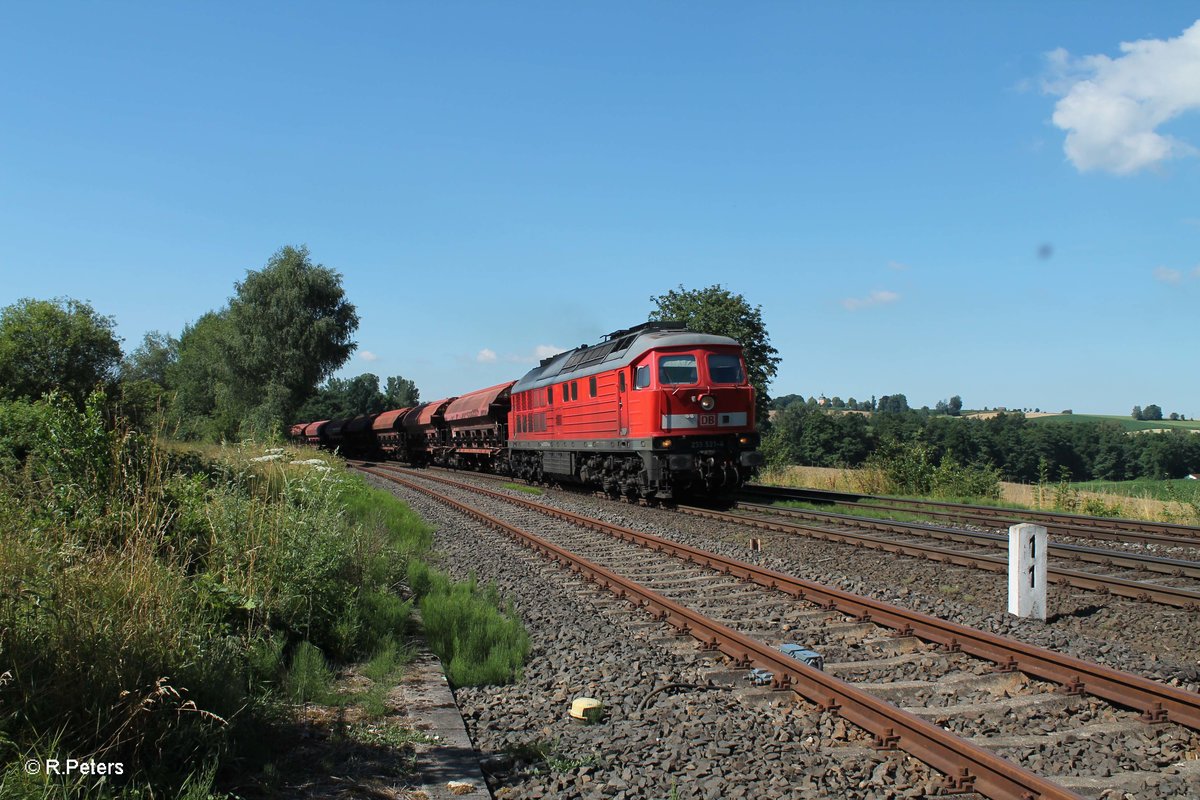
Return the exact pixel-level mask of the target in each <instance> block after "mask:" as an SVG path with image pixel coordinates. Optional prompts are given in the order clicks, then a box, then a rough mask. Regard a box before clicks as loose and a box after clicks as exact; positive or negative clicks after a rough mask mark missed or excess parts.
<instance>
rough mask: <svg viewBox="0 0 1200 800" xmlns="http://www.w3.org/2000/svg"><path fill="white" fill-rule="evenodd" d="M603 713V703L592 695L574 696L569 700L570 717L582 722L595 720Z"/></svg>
mask: <svg viewBox="0 0 1200 800" xmlns="http://www.w3.org/2000/svg"><path fill="white" fill-rule="evenodd" d="M603 714H604V705H603V704H602V703H601V702H600V701H599V700H597V699H596V698H594V697H576V698H575V699H574V700H573V701H572V702H571V717H572V718H573V719H578V720H582V721H584V722H596V721H597V720H599V719H600V717H601V715H603Z"/></svg>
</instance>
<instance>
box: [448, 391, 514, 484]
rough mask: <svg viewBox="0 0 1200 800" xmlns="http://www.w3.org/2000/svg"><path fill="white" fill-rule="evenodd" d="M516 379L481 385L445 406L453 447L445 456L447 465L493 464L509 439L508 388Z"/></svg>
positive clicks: (474, 466)
mask: <svg viewBox="0 0 1200 800" xmlns="http://www.w3.org/2000/svg"><path fill="white" fill-rule="evenodd" d="M515 383H516V381H509V382H508V383H501V384H498V385H496V386H489V387H488V388H487V389H479V390H478V391H474V392H471V393H470V394H464V395H463V396H462V397H459V398H458V399H457V400H454V401H453V402H452V403H450V405H448V406H446V410H445V412H444V413H443V415H442V417H443V419H444V420H445V422H446V433H447V437H448V438H447V444H448V445H449V448H450V449H449V450H448V451H447V452H446V454H445V458H444V463H445V464H446V465H447V466H451V467H459V468H470V469H487V470H491V469H493V468H494V466H495V462H496V457H497V456H498V455H499V454H500V453H501V451H502V450H503V449H504V447H505V445H506V443H507V439H508V412H509V405H510V400H509V391H510V390H511V389H512V387H513V384H515Z"/></svg>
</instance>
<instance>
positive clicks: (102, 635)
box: [0, 394, 527, 797]
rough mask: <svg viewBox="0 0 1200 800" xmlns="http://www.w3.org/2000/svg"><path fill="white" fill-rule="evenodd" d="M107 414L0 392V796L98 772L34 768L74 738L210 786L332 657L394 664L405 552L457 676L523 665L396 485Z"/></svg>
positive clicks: (143, 780)
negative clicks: (381, 485) (438, 559)
mask: <svg viewBox="0 0 1200 800" xmlns="http://www.w3.org/2000/svg"><path fill="white" fill-rule="evenodd" d="M110 413H111V409H110V408H109V407H107V406H106V404H105V398H104V396H103V395H101V394H94V395H92V396H91V397H90V398H88V399H87V400H86V401H85V404H84V407H83V409H78V408H76V406H75V404H74V402H73V401H71V400H70V399H69V398H67V397H65V396H61V395H51V396H50V397H48V398H47V399H46V400H44V401H36V402H28V401H14V402H10V403H4V404H0V466H2V470H0V675H3V676H4V677H3V680H0V684H2V685H0V758H2V763H4V764H5V765H7V766H6V767H5V768H4V771H3V772H2V773H0V787H2V790H0V796H3V797H41V796H43V794H44V793H46V792H53V793H57V794H58V795H59V796H63V797H83V796H90V794H91V793H92V789H93V788H94V786H93V784H94V781H95V779H94V778H93V779H92V781H91V782H89V781H86V780H84V779H81V778H79V777H78V776H76V778H75V780H74V782H71V781H66V782H63V783H58V782H57V780H58V779H52V778H49V777H47V776H45V775H38V776H29V775H26V774H25V773H24V771H23V770H22V768H21V764H22V763H23V762H24V761H25V759H27V758H49V757H58V756H59V755H64V757H65V755H68V754H69V755H70V757H73V758H82V759H84V760H86V759H89V758H91V759H95V760H96V761H97V762H116V763H121V764H123V765H124V770H125V776H126V777H125V781H117V783H116V784H115V786H117V787H118V788H119V787H122V786H123V787H124V791H126V792H135V793H136V792H139V791H142V790H143V789H146V788H147V787H155V788H156V789H162V788H163V787H168V788H169V787H174V788H176V789H178V788H180V787H182V786H184V785H185V784H187V782H188V781H189V780H191V781H192V783H193V785H195V786H200V785H201V784H203V785H205V786H207V783H208V782H209V781H211V780H212V778H213V776H214V775H215V774H217V768H218V766H219V765H227V764H230V763H236V762H237V759H238V757H239V754H241V755H244V752H245V751H246V749H247V748H251V749H253V748H257V747H259V746H260V745H261V743H262V742H263V741H264V738H263V736H262V735H261V732H262V731H263V730H264V728H267V727H270V726H272V725H277V724H279V723H280V721H281V720H282V719H284V718H286V711H287V708H288V707H289V705H290V704H295V703H306V702H314V701H328V700H329V683H330V680H331V679H332V676H333V672H334V671H335V670H336V669H337V668H339V665H345V664H348V663H351V662H356V661H361V662H364V663H366V664H367V670H368V672H369V671H370V670H372V669H374V671H375V672H376V673H378V674H381V675H383V674H387V673H388V672H389V670H390V669H392V667H394V666H395V663H396V662H397V660H398V659H399V658H400V655H401V654H402V653H403V651H404V650H405V648H406V644H405V633H406V630H407V626H408V624H409V623H408V620H409V611H410V607H411V604H412V600H405V599H403V598H402V597H401V595H400V594H399V592H398V590H399V589H400V588H401V586H402V584H403V583H404V582H405V581H406V579H407V578H408V576H409V574H410V571H411V572H412V574H415V575H420V576H422V586H423V588H422V590H421V592H420V594H419V597H420V603H421V605H422V608H426V607H428V608H429V611H428V612H427V617H428V622H427V627H428V635H429V637H430V640H431V641H433V642H434V643H435V645H436V644H437V643H438V642H441V641H442V640H448V641H449V645H448V646H447V647H446V648H444V649H442V652H443V653H444V655H445V657H446V659H447V663H449V664H451V665H452V666H453V667H454V669H455V670H456V672H455V674H456V676H458V677H457V680H458V681H459V682H460V683H471V682H474V681H478V680H487V681H505V680H511V679H512V678H513V677H514V676H515V674H516V673H517V671H518V670H519V669H520V666H521V663H522V661H523V658H524V655H525V650H526V647H527V645H526V644H525V642H526V640H525V638H524V633H523V631H522V629H521V626H520V624H519V622H517V621H516V619H515V617H514V616H513V615H512V614H511V613H506V612H505V611H504V610H502V609H501V608H500V606H501V601H500V598H498V597H496V595H495V592H494V590H489V589H487V588H483V589H480V588H479V587H476V586H475V585H474V584H473V583H467V584H461V585H454V584H453V583H451V582H450V581H448V580H447V579H446V578H445V576H442V575H440V574H438V573H436V572H434V571H432V570H430V569H429V568H428V567H427V566H425V565H424V564H423V563H421V562H420V561H419V560H418V559H419V557H420V556H421V555H422V554H423V553H424V552H425V551H426V549H427V548H428V546H429V543H430V533H429V530H428V528H427V527H426V526H425V524H424V523H423V522H422V521H421V520H420V519H419V518H418V517H417V516H416V515H415V514H414V513H413V512H412V511H410V510H409V509H408V508H407V507H405V506H404V505H403V504H401V503H399V502H398V501H397V500H396V499H395V498H394V497H392V496H391V495H390V494H388V493H386V492H381V491H378V490H375V489H371V488H369V487H368V486H366V484H365V483H363V482H362V481H361V480H360V479H358V478H356V477H353V476H350V475H349V474H347V473H346V472H345V471H344V469H342V467H341V466H340V464H338V463H337V462H336V461H334V460H332V459H329V458H320V459H318V458H313V457H312V453H304V454H303V455H300V456H299V457H297V456H298V454H293V453H290V452H288V451H286V450H284V449H282V448H275V449H274V450H273V451H271V452H269V453H267V454H266V455H262V456H256V455H254V454H255V453H257V452H261V449H262V448H246V447H233V446H223V447H216V446H212V447H208V448H205V449H202V450H197V449H195V448H187V449H184V448H181V447H179V446H170V445H166V444H164V443H163V442H161V441H160V440H158V439H157V438H156V437H155V436H154V435H152V434H147V433H143V432H138V431H136V430H134V429H132V428H130V427H128V426H127V425H126V424H125V423H124V421H123V420H121V419H119V418H118V419H117V420H116V421H115V423H114V422H113V421H111V420H110V418H109V415H110ZM430 587H432V588H430ZM443 595H444V596H445V597H446V598H449V600H448V601H441V600H440V598H442V597H443ZM431 598H439V599H431ZM460 631H468V632H469V639H463V638H462V636H460V635H459V632H460ZM435 649H438V648H437V647H435ZM372 665H374V666H372ZM109 785H110V786H112V785H114V784H109ZM114 791H117V790H114ZM100 794H103V793H100ZM98 796H99V795H98Z"/></svg>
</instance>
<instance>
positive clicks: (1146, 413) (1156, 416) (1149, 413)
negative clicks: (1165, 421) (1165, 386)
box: [1142, 403, 1163, 421]
mask: <svg viewBox="0 0 1200 800" xmlns="http://www.w3.org/2000/svg"><path fill="white" fill-rule="evenodd" d="M1162 418H1163V413H1162V408H1160V407H1159V406H1156V405H1154V404H1153V403H1151V404H1150V405H1148V406H1146V407H1145V408H1143V409H1142V419H1148V420H1156V421H1157V420H1160V419H1162Z"/></svg>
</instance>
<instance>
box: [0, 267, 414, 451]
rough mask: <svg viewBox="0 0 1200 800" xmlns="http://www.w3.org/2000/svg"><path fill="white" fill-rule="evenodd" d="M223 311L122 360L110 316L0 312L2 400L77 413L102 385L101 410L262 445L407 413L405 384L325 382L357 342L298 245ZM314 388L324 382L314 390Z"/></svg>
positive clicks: (40, 307)
mask: <svg viewBox="0 0 1200 800" xmlns="http://www.w3.org/2000/svg"><path fill="white" fill-rule="evenodd" d="M234 289H235V293H234V296H233V297H232V298H230V300H229V302H228V303H227V304H226V305H225V306H224V307H222V308H220V309H218V310H216V311H211V312H209V313H206V314H204V315H203V316H201V317H200V318H199V319H198V320H196V321H195V322H194V323H192V324H190V325H187V326H186V327H184V329H183V331H182V332H181V333H180V335H179V336H178V337H176V336H174V335H171V334H168V333H163V332H160V331H151V332H150V333H147V334H146V335H145V337H144V339H143V340H142V342H141V343H140V344H139V345H138V346H137V347H136V348H135V349H134V350H133V351H132V352H130V353H128V354H124V353H122V350H121V344H120V340H119V339H118V338H117V336H116V334H115V327H116V325H115V321H114V319H113V318H112V317H111V316H105V315H103V314H101V313H98V312H97V311H96V310H95V309H94V308H93V307H92V306H91V305H90V304H88V303H86V302H82V301H79V300H75V299H71V298H57V299H52V300H40V299H24V300H21V301H19V302H17V303H14V304H13V305H11V306H8V307H6V308H4V309H0V403H2V402H26V403H28V402H33V401H36V400H38V399H39V398H41V397H43V396H46V395H48V394H50V393H51V392H58V393H59V394H61V395H65V396H66V397H69V398H70V399H71V400H72V401H73V402H74V403H75V405H76V407H78V408H82V407H83V404H84V402H85V400H86V398H87V397H88V395H89V394H90V393H91V392H92V391H94V390H96V389H100V390H102V391H103V392H104V394H105V396H106V397H108V398H110V414H112V415H114V416H121V417H123V418H126V419H128V420H130V421H131V422H132V423H133V424H134V425H135V426H136V427H146V426H147V424H149V423H151V422H163V423H164V424H165V428H166V429H167V431H168V432H169V433H170V434H171V435H172V436H175V437H177V438H180V439H184V440H202V441H222V440H241V439H251V438H253V439H260V440H264V439H272V438H275V437H277V436H278V435H279V434H280V432H281V431H282V428H283V426H284V425H286V424H288V423H291V422H296V421H298V420H312V419H327V418H330V417H339V416H352V415H355V414H362V413H372V412H376V411H382V410H384V409H385V408H398V407H403V406H406V405H414V404H416V402H417V398H418V397H419V393H418V391H417V387H416V386H415V385H414V383H413V382H412V381H411V380H407V379H405V378H403V377H401V376H393V377H390V378H388V379H387V383H386V388H384V389H382V390H381V389H380V385H379V378H378V377H377V376H375V375H372V374H370V373H367V374H364V375H360V376H358V377H355V378H350V379H347V380H342V379H338V378H332V377H330V376H331V375H332V373H333V372H334V370H336V369H338V368H339V367H341V366H342V365H343V364H344V363H345V362H346V360H347V359H348V358H349V357H350V354H351V353H352V352H353V351H354V349H355V347H356V345H355V343H354V341H353V340H352V338H351V337H352V336H353V334H354V332H355V330H356V329H357V328H358V315H357V313H356V312H355V308H354V305H353V304H352V303H350V302H349V301H348V300H347V299H346V296H345V292H344V291H343V289H342V277H341V275H340V274H338V273H337V272H335V271H334V270H332V269H329V268H327V267H325V266H323V265H321V264H314V263H313V261H312V259H311V258H310V256H309V252H308V249H307V248H304V247H299V248H296V247H290V246H289V247H283V248H281V249H280V250H279V251H278V252H276V253H275V254H274V255H272V256H271V258H270V259H269V260H268V261H267V263H266V265H265V266H264V267H263V268H262V269H261V270H257V271H255V270H251V271H248V272H247V274H246V278H245V280H243V281H240V282H238V283H236V284H235V285H234ZM321 381H326V383H325V384H324V385H323V386H320V387H318V384H319V383H320V382H321Z"/></svg>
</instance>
